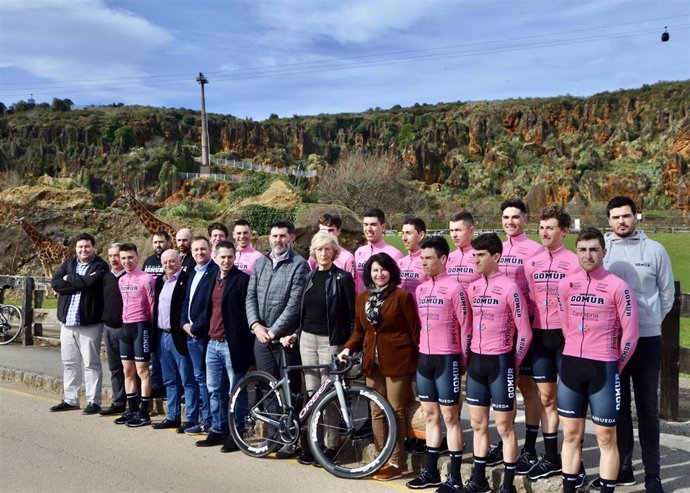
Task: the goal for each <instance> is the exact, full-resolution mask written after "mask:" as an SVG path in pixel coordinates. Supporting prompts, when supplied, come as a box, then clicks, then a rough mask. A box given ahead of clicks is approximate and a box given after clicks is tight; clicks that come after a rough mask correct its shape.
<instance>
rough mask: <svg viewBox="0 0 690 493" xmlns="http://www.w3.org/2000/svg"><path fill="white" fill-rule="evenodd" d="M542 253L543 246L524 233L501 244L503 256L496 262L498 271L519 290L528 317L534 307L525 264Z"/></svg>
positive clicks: (510, 237)
mask: <svg viewBox="0 0 690 493" xmlns="http://www.w3.org/2000/svg"><path fill="white" fill-rule="evenodd" d="M543 251H544V247H543V246H541V245H540V244H539V243H537V242H536V241H534V240H530V239H529V238H527V235H526V234H525V233H521V234H519V235H516V236H509V237H508V239H507V240H506V241H504V242H503V254H502V255H501V259H500V260H499V261H498V263H499V269H500V271H501V272H503V273H504V274H505V275H506V276H508V277H509V278H511V279H512V280H513V281H515V284H517V285H518V288H520V292H521V293H522V296H523V297H524V298H525V300H526V301H527V311H528V313H529V314H530V316H532V315H533V314H534V306H533V305H532V302H531V301H530V299H529V292H528V288H527V278H526V277H525V263H526V262H527V260H529V259H531V258H533V257H535V256H536V255H538V254H540V253H541V252H543Z"/></svg>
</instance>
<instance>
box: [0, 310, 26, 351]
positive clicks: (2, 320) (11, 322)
mask: <svg viewBox="0 0 690 493" xmlns="http://www.w3.org/2000/svg"><path fill="white" fill-rule="evenodd" d="M23 318H24V317H22V311H21V310H20V309H19V308H18V307H16V306H14V305H0V345H4V344H9V343H10V342H12V341H14V340H15V339H16V338H17V336H18V335H19V333H20V332H21V331H22V326H23V324H24V320H23Z"/></svg>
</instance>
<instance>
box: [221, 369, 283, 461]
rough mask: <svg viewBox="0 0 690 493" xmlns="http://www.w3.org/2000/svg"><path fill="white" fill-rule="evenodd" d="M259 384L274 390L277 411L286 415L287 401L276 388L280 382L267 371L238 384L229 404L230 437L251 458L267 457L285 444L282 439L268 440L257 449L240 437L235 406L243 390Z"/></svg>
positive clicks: (247, 377)
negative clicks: (261, 383) (236, 423)
mask: <svg viewBox="0 0 690 493" xmlns="http://www.w3.org/2000/svg"><path fill="white" fill-rule="evenodd" d="M257 382H263V383H264V384H266V385H268V386H270V387H273V390H272V391H271V392H274V393H275V395H276V398H277V401H278V405H279V406H280V408H279V409H277V410H276V411H279V412H280V413H281V414H283V415H284V414H286V411H285V399H284V397H283V392H282V389H280V388H279V387H276V384H277V382H278V381H277V380H276V379H275V377H274V376H273V375H271V374H270V373H267V372H265V371H254V372H251V373H248V374H247V375H245V376H244V377H242V378H241V379H240V381H239V382H237V385H236V386H235V388H233V390H232V393H231V395H230V400H229V403H228V424H229V428H230V435H231V436H232V439H233V440H234V441H235V444H236V445H237V447H238V448H239V449H240V450H241V451H242V452H244V453H245V454H247V455H248V456H250V457H266V456H267V455H268V454H270V453H272V452H275V451H276V450H278V448H280V447H281V446H282V445H283V443H281V442H280V439H279V438H277V439H276V440H275V441H274V440H272V439H267V440H266V442H265V444H264V445H262V446H261V447H256V446H254V445H251V444H248V443H247V442H246V441H245V440H244V437H243V436H241V435H240V432H239V431H238V430H237V427H236V426H235V406H236V402H237V399H238V398H239V395H240V393H241V392H242V390H244V389H246V388H247V387H248V386H249V385H254V384H255V383H257ZM277 434H278V431H277V430H276V435H277Z"/></svg>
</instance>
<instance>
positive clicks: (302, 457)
mask: <svg viewBox="0 0 690 493" xmlns="http://www.w3.org/2000/svg"><path fill="white" fill-rule="evenodd" d="M297 462H299V463H300V464H302V465H303V466H311V465H312V464H314V456H313V455H312V453H311V450H309V449H308V448H307V449H305V450H303V451H302V453H301V454H299V457H297Z"/></svg>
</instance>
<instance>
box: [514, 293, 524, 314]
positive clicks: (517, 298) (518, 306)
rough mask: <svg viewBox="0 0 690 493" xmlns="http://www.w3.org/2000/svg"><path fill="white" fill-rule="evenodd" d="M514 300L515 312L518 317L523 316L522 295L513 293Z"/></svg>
mask: <svg viewBox="0 0 690 493" xmlns="http://www.w3.org/2000/svg"><path fill="white" fill-rule="evenodd" d="M513 301H514V302H515V314H516V315H517V317H518V318H522V303H520V295H519V294H517V293H513Z"/></svg>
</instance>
